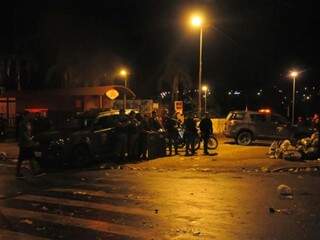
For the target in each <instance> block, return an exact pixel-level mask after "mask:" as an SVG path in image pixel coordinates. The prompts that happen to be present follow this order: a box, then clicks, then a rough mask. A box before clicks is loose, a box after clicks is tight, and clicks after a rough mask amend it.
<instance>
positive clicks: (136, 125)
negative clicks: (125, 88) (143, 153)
mask: <svg viewBox="0 0 320 240" xmlns="http://www.w3.org/2000/svg"><path fill="white" fill-rule="evenodd" d="M127 129H128V157H129V159H130V160H137V159H138V150H139V143H138V138H139V129H140V122H139V121H138V120H137V119H136V113H135V112H134V111H131V112H130V113H129V121H128V127H127Z"/></svg>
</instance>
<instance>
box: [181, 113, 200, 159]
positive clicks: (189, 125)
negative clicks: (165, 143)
mask: <svg viewBox="0 0 320 240" xmlns="http://www.w3.org/2000/svg"><path fill="white" fill-rule="evenodd" d="M184 128H185V132H184V139H185V143H186V152H185V155H186V156H189V155H194V154H195V153H196V151H195V149H194V145H195V140H196V137H197V134H198V133H197V126H196V122H195V120H194V118H193V117H192V116H191V115H187V118H186V120H185V121H184ZM190 151H191V154H190Z"/></svg>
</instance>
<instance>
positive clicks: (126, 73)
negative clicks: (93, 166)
mask: <svg viewBox="0 0 320 240" xmlns="http://www.w3.org/2000/svg"><path fill="white" fill-rule="evenodd" d="M119 75H120V76H121V77H122V78H123V79H124V87H125V91H124V94H123V109H124V110H126V108H127V81H128V71H127V70H126V69H124V68H123V69H120V71H119Z"/></svg>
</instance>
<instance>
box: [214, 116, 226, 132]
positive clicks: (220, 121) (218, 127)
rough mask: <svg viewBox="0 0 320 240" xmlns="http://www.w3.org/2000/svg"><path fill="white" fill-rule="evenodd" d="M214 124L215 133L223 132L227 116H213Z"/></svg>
mask: <svg viewBox="0 0 320 240" xmlns="http://www.w3.org/2000/svg"><path fill="white" fill-rule="evenodd" d="M211 121H212V126H213V132H214V133H215V134H222V133H223V130H224V125H225V122H226V119H225V118H212V119H211Z"/></svg>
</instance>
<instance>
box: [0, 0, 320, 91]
mask: <svg viewBox="0 0 320 240" xmlns="http://www.w3.org/2000/svg"><path fill="white" fill-rule="evenodd" d="M313 2H314V1H311V0H306V1H296V0H295V1H291V0H259V1H257V0H202V1H200V0H198V1H188V0H184V1H182V0H161V1H160V0H117V1H107V0H104V1H98V0H93V1H68V0H64V1H11V4H10V6H7V8H6V9H4V8H2V13H1V15H0V27H1V29H2V30H1V39H0V55H2V56H5V55H8V54H17V55H19V54H20V55H26V56H29V57H30V58H32V59H33V61H34V62H36V65H37V71H38V75H37V76H38V78H39V79H38V80H37V81H38V82H36V83H35V82H33V83H32V84H39V85H41V84H42V82H43V81H45V80H44V79H45V77H46V74H47V71H48V69H49V68H50V66H52V65H57V64H58V65H59V64H60V65H65V64H73V65H75V66H77V69H80V70H79V71H78V73H77V74H78V75H83V76H85V77H86V78H98V75H99V74H101V72H102V71H103V70H102V69H106V71H109V72H112V71H115V69H117V68H118V67H119V66H122V65H125V66H128V67H129V68H130V69H131V73H132V74H131V79H130V86H131V87H132V88H133V89H135V90H136V92H137V94H138V95H139V96H141V97H153V96H156V95H157V94H158V92H159V91H160V90H165V89H161V88H162V87H163V86H162V85H161V84H159V83H158V81H159V78H160V77H161V74H163V71H164V69H165V68H166V66H168V64H169V65H170V64H171V63H172V65H175V64H178V65H179V66H181V67H182V68H183V69H185V70H186V72H187V73H188V74H189V75H190V77H191V80H192V82H193V84H194V85H195V86H196V84H197V71H198V65H197V61H198V49H199V45H198V44H199V39H198V38H199V34H198V32H197V31H196V30H194V29H193V30H192V29H190V28H189V27H188V24H187V23H186V22H185V20H186V19H185V16H186V15H188V12H189V10H190V9H193V8H196V9H203V10H205V12H206V14H207V18H208V19H210V26H208V28H207V29H205V33H204V59H203V78H204V80H203V81H204V82H207V83H208V84H209V85H210V86H211V88H214V89H216V91H218V92H219V91H221V92H223V91H225V90H226V89H239V90H244V91H251V90H252V91H254V90H256V89H259V88H263V87H266V86H271V85H274V84H277V85H279V86H283V87H284V88H288V89H289V88H290V86H291V85H290V80H289V79H288V78H287V76H286V75H287V72H288V70H290V69H292V68H293V67H297V68H298V69H299V70H302V71H304V72H303V74H302V75H301V77H300V79H299V83H298V86H299V85H305V84H307V85H311V84H317V85H319V79H318V75H319V74H318V73H319V69H318V63H319V53H320V51H319V48H320V47H319V42H320V41H319V40H320V39H319V38H320V37H319V36H317V35H318V34H317V32H318V29H319V28H318V23H319V17H318V13H317V12H316V11H317V8H316V7H315V4H314V3H313ZM75 74H76V73H75Z"/></svg>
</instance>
